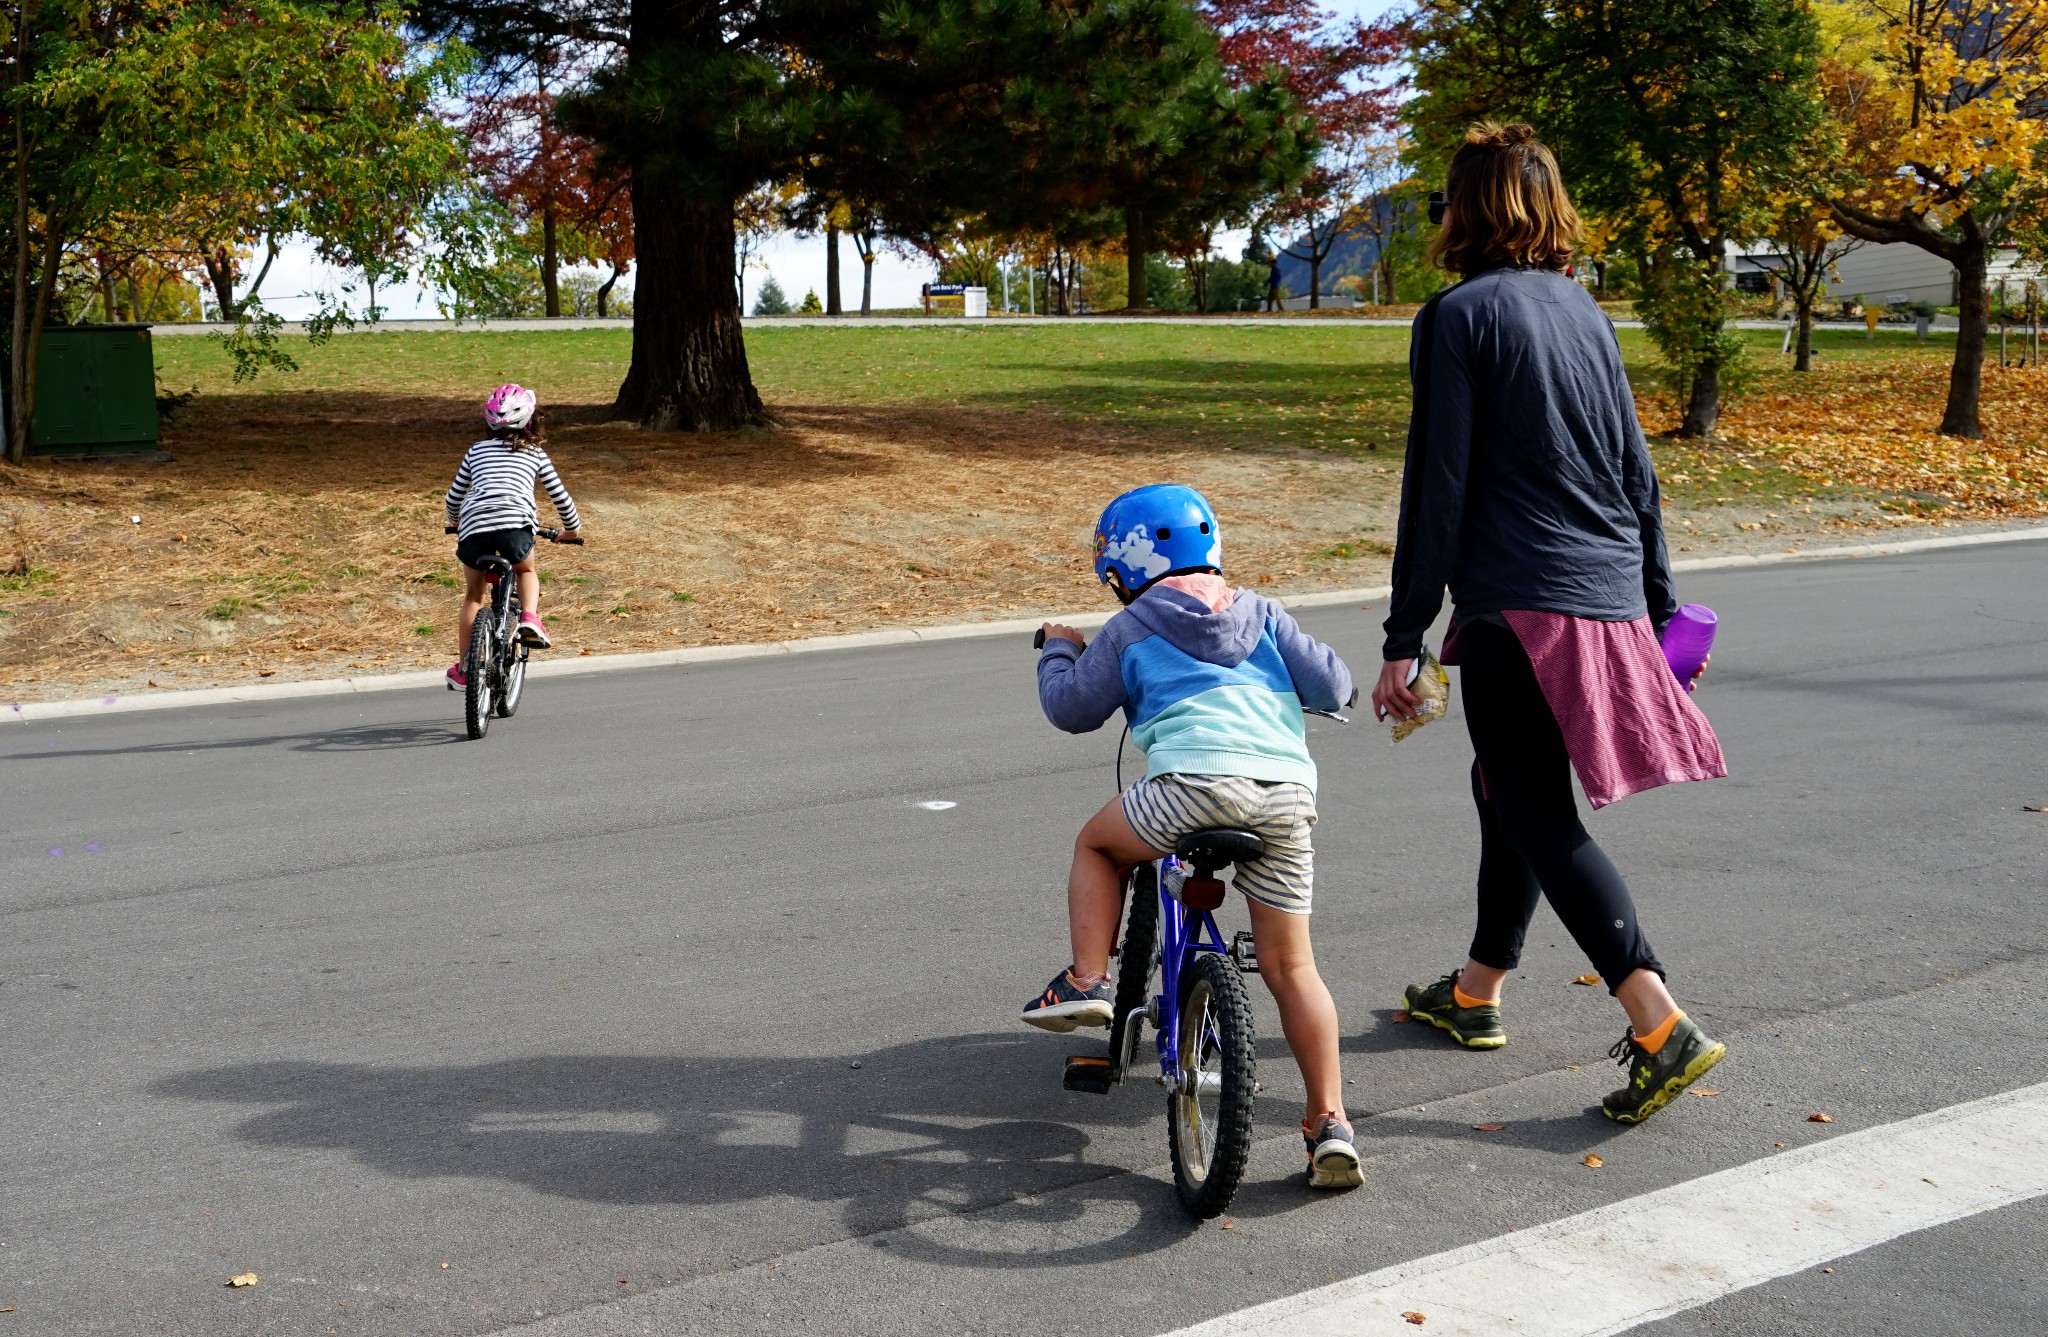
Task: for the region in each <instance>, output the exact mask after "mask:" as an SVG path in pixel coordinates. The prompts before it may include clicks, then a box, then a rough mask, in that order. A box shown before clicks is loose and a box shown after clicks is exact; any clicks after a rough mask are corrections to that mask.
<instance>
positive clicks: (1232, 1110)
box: [1166, 952, 1258, 1220]
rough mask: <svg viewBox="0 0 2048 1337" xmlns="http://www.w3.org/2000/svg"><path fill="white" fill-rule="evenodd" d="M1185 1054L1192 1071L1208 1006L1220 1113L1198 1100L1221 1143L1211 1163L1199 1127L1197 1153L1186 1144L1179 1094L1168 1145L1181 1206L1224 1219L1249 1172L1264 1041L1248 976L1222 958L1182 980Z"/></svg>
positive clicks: (1171, 1100) (1206, 959) (1202, 962)
mask: <svg viewBox="0 0 2048 1337" xmlns="http://www.w3.org/2000/svg"><path fill="white" fill-rule="evenodd" d="M1181 979H1182V981H1183V984H1182V994H1183V997H1182V999H1181V1000H1180V1008H1181V1016H1180V1031H1181V1053H1180V1054H1178V1055H1176V1056H1175V1057H1176V1059H1177V1060H1178V1061H1179V1063H1178V1066H1180V1067H1183V1068H1184V1067H1185V1066H1186V1065H1187V1062H1188V1060H1189V1057H1190V1055H1191V1053H1192V1054H1194V1055H1196V1056H1199V1054H1200V1052H1201V1049H1200V1046H1201V1033H1200V1032H1201V1022H1202V1017H1201V1012H1202V1006H1201V1004H1202V1003H1203V1002H1204V1001H1205V1000H1206V1001H1207V1003H1208V1005H1209V1011H1210V1015H1211V1020H1212V1023H1213V1025H1214V1027H1215V1037H1214V1039H1215V1047H1216V1053H1217V1058H1218V1059H1219V1063H1218V1065H1217V1066H1218V1068H1219V1070H1220V1071H1219V1075H1220V1076H1221V1078H1222V1086H1223V1089H1222V1091H1221V1092H1219V1093H1218V1095H1217V1098H1216V1103H1215V1110H1214V1113H1213V1114H1210V1113H1209V1112H1208V1111H1206V1110H1203V1109H1202V1108H1201V1100H1200V1098H1199V1096H1197V1097H1195V1098H1194V1102H1193V1103H1194V1105H1195V1113H1196V1117H1197V1119H1198V1120H1199V1119H1208V1120H1210V1121H1211V1122H1212V1123H1213V1126H1214V1130H1215V1135H1216V1141H1215V1146H1214V1147H1213V1148H1212V1149H1209V1150H1208V1152H1207V1156H1206V1164H1198V1163H1199V1162H1201V1161H1202V1160H1203V1159H1204V1157H1203V1156H1202V1150H1203V1149H1202V1148H1201V1146H1200V1145H1199V1142H1200V1131H1199V1128H1198V1127H1197V1128H1195V1129H1192V1130H1189V1131H1191V1132H1192V1133H1193V1135H1194V1136H1195V1137H1196V1138H1197V1145H1196V1146H1194V1147H1185V1146H1183V1139H1184V1137H1186V1136H1188V1135H1189V1132H1188V1131H1184V1130H1183V1128H1182V1122H1183V1109H1184V1106H1183V1102H1184V1101H1186V1100H1187V1099H1188V1098H1187V1097H1185V1096H1183V1095H1182V1094H1181V1093H1180V1092H1179V1091H1169V1092H1168V1093H1167V1096H1166V1128H1167V1140H1168V1142H1169V1144H1170V1145H1171V1146H1172V1149H1173V1186H1174V1189H1175V1191H1176V1192H1178V1193H1179V1194H1180V1203H1181V1206H1182V1207H1184V1208H1186V1209H1187V1211H1188V1214H1189V1215H1190V1216H1193V1217H1195V1218H1196V1219H1198V1220H1207V1219H1209V1218H1210V1217H1212V1216H1220V1215H1222V1214H1223V1212H1224V1211H1225V1210H1227V1209H1228V1208H1229V1206H1230V1200H1231V1198H1232V1197H1234V1196H1235V1195H1236V1193H1237V1186H1238V1184H1239V1183H1240V1182H1241V1181H1242V1180H1243V1179H1244V1168H1245V1165H1246V1163H1247V1162H1249V1161H1250V1159H1251V1154H1252V1101H1253V1099H1254V1097H1255V1096H1256V1094H1257V1092H1258V1077H1257V1064H1258V1037H1257V1035H1256V1033H1255V1032H1254V1031H1253V1029H1252V1004H1251V998H1250V996H1249V995H1248V994H1247V993H1246V992H1245V987H1244V976H1242V975H1240V974H1239V973H1238V971H1237V967H1236V966H1235V965H1233V964H1231V962H1230V960H1229V959H1228V958H1227V957H1224V956H1222V955H1220V954H1218V953H1216V952H1202V953H1199V954H1198V955H1197V956H1196V957H1195V959H1194V960H1193V961H1192V962H1190V963H1189V965H1188V968H1187V970H1186V971H1184V972H1183V973H1182V975H1181Z"/></svg>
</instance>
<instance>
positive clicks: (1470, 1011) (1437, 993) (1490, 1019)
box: [1401, 970, 1508, 1049]
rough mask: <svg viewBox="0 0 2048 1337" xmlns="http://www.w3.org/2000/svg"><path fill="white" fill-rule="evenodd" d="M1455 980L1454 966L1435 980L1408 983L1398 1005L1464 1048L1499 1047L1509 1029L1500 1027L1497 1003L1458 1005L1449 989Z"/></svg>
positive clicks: (1453, 986) (1456, 981) (1506, 1040)
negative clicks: (1452, 969)
mask: <svg viewBox="0 0 2048 1337" xmlns="http://www.w3.org/2000/svg"><path fill="white" fill-rule="evenodd" d="M1457 983H1458V972H1457V971H1455V970H1454V971H1452V972H1451V973H1450V974H1448V975H1446V976H1444V977H1443V978H1442V979H1440V980H1438V981H1437V982H1436V983H1435V984H1411V985H1409V986H1408V991H1407V992H1406V993H1404V994H1402V995H1401V1006H1402V1007H1405V1008H1407V1009H1408V1015H1409V1016H1410V1017H1412V1018H1414V1019H1415V1020H1416V1021H1426V1022H1428V1023H1429V1024H1430V1025H1432V1026H1434V1027H1436V1028H1437V1029H1438V1030H1440V1031H1445V1032H1448V1033H1449V1034H1450V1037H1451V1038H1452V1039H1453V1040H1456V1041H1457V1042H1458V1043H1459V1044H1461V1045H1463V1046H1465V1048H1467V1049H1498V1048H1500V1047H1501V1046H1502V1045H1504V1044H1506V1043H1507V1042H1508V1033H1507V1032H1506V1031H1504V1030H1502V1029H1501V1025H1500V1004H1499V1003H1482V1004H1480V1005H1479V1006H1478V1007H1459V1006H1458V999H1457V995H1456V994H1454V993H1452V992H1451V991H1452V990H1453V989H1454V988H1456V987H1457Z"/></svg>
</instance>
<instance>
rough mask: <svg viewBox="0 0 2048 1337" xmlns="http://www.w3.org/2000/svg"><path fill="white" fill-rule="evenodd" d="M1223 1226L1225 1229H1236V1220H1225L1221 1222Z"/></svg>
mask: <svg viewBox="0 0 2048 1337" xmlns="http://www.w3.org/2000/svg"><path fill="white" fill-rule="evenodd" d="M1223 1228H1224V1229H1225V1230H1235V1229H1237V1222H1235V1221H1225V1222H1224V1223H1223Z"/></svg>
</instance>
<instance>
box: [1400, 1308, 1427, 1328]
mask: <svg viewBox="0 0 2048 1337" xmlns="http://www.w3.org/2000/svg"><path fill="white" fill-rule="evenodd" d="M1401 1317H1402V1318H1405V1319H1407V1320H1408V1321H1409V1322H1410V1323H1413V1324H1414V1325H1415V1326H1416V1327H1418V1328H1419V1327H1421V1326H1422V1325H1423V1324H1425V1323H1427V1322H1429V1315H1427V1314H1423V1313H1418V1312H1417V1311H1416V1310H1413V1309H1404V1310H1402V1311H1401Z"/></svg>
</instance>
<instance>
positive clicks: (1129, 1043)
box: [1109, 863, 1159, 1078]
mask: <svg viewBox="0 0 2048 1337" xmlns="http://www.w3.org/2000/svg"><path fill="white" fill-rule="evenodd" d="M1126 901H1127V902H1128V903H1127V904H1126V905H1125V907H1124V940H1123V944H1122V945H1121V946H1119V947H1118V948H1117V953H1116V1016H1114V1017H1113V1018H1111V1019H1110V1023H1109V1061H1110V1062H1111V1063H1114V1064H1116V1065H1117V1071H1116V1076H1117V1077H1119V1078H1121V1077H1123V1076H1124V1075H1125V1074H1124V1071H1123V1069H1124V1067H1125V1062H1124V1060H1125V1056H1126V1055H1128V1054H1131V1053H1133V1052H1134V1051H1135V1050H1136V1047H1137V1041H1138V1040H1139V1039H1140V1038H1141V1037H1142V1036H1143V1035H1144V1033H1145V1022H1144V1018H1143V1017H1141V1016H1134V1015H1132V1014H1133V1013H1134V1012H1139V1011H1141V1010H1142V1009H1143V1008H1144V1006H1145V1005H1146V1004H1147V1003H1149V1002H1151V1001H1152V977H1153V975H1154V974H1155V973H1156V972H1157V971H1158V969H1159V866H1158V865H1157V864H1150V863H1141V864H1139V865H1138V866H1137V867H1136V868H1135V869H1133V870H1131V881H1130V888H1129V892H1128V894H1127V896H1126Z"/></svg>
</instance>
